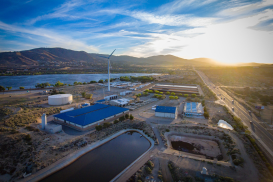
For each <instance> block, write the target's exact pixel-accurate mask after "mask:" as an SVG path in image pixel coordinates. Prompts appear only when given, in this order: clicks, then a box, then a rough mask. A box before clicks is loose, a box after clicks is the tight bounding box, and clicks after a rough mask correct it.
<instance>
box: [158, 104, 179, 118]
mask: <svg viewBox="0 0 273 182" xmlns="http://www.w3.org/2000/svg"><path fill="white" fill-rule="evenodd" d="M155 116H158V117H164V118H173V119H177V108H176V107H168V106H156V109H155Z"/></svg>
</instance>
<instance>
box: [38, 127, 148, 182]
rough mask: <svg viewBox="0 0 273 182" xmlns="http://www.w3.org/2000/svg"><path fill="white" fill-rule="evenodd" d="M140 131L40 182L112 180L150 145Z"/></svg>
mask: <svg viewBox="0 0 273 182" xmlns="http://www.w3.org/2000/svg"><path fill="white" fill-rule="evenodd" d="M150 146H151V144H150V142H149V141H148V140H147V139H146V138H145V137H143V136H142V135H141V134H140V133H138V132H135V131H130V132H126V133H124V134H121V135H119V136H118V137H116V138H114V139H112V140H110V141H108V142H107V143H105V144H103V145H101V146H100V147H98V148H95V149H94V150H91V151H90V152H88V153H86V154H84V155H83V156H82V157H80V158H79V159H77V160H76V161H75V162H73V163H72V164H70V165H69V166H67V167H65V168H63V169H61V170H59V171H57V172H55V173H53V174H52V175H50V176H48V177H46V178H45V179H43V180H41V182H60V181H66V182H75V181H76V182H77V181H81V182H85V181H88V182H89V181H99V182H104V181H110V180H112V179H113V178H114V177H115V176H116V175H118V174H119V173H120V172H121V171H123V170H124V169H125V168H126V167H127V166H129V165H130V164H131V163H132V162H133V161H135V160H136V159H137V158H138V157H140V156H141V155H142V154H143V153H144V152H145V151H147V150H148V149H149V148H150Z"/></svg>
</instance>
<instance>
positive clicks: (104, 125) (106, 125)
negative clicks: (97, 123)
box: [103, 122, 111, 128]
mask: <svg viewBox="0 0 273 182" xmlns="http://www.w3.org/2000/svg"><path fill="white" fill-rule="evenodd" d="M110 126H111V123H109V122H105V123H103V128H108V127H110Z"/></svg>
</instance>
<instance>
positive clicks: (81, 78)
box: [0, 73, 156, 90]
mask: <svg viewBox="0 0 273 182" xmlns="http://www.w3.org/2000/svg"><path fill="white" fill-rule="evenodd" d="M149 75H156V74H148V73H119V74H111V78H119V77H121V76H149ZM100 79H103V80H105V79H108V74H52V75H29V76H25V75H24V76H0V85H2V86H4V87H8V86H11V87H12V90H14V89H19V87H21V86H22V87H25V89H30V88H35V85H36V84H37V83H46V82H48V83H50V84H55V83H56V82H57V81H60V82H62V83H66V84H71V85H72V84H73V83H74V82H82V83H83V82H90V81H92V80H94V81H99V80H100Z"/></svg>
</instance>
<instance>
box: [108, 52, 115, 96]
mask: <svg viewBox="0 0 273 182" xmlns="http://www.w3.org/2000/svg"><path fill="white" fill-rule="evenodd" d="M115 50H116V49H115ZM115 50H114V51H113V52H112V54H113V53H114V52H115ZM112 54H110V56H109V57H108V91H109V92H110V57H111V56H112Z"/></svg>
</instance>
